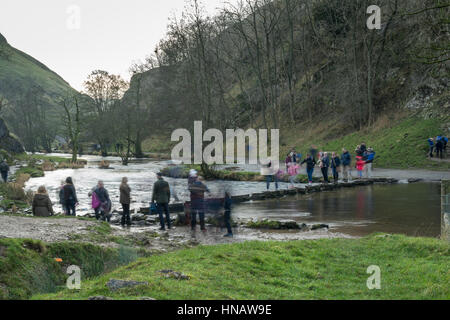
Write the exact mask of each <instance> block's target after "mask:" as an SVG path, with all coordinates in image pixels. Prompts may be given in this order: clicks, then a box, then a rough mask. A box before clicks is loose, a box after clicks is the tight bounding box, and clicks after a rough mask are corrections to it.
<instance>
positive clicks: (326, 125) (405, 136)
mask: <svg viewBox="0 0 450 320" xmlns="http://www.w3.org/2000/svg"><path fill="white" fill-rule="evenodd" d="M446 121H448V120H439V119H426V120H425V119H423V118H419V117H414V116H412V117H407V118H402V119H398V120H390V121H388V122H387V123H383V124H382V125H380V124H377V125H375V126H374V128H373V129H371V130H367V129H366V130H362V131H356V132H353V133H350V134H347V135H343V136H342V135H341V134H340V132H341V131H342V128H335V127H333V123H332V122H319V123H318V124H317V127H316V128H314V129H311V128H306V129H305V127H302V126H299V127H292V128H289V129H284V130H282V131H281V143H282V146H281V150H280V157H281V160H282V161H284V158H285V154H287V152H288V151H289V150H290V148H291V147H292V146H296V148H297V150H298V151H299V152H302V154H303V155H306V153H307V152H308V150H309V149H310V146H311V145H312V144H315V145H316V146H317V147H318V148H319V149H320V150H325V151H330V152H332V151H337V152H338V153H339V154H341V150H342V148H343V147H346V148H347V149H348V150H349V151H350V152H351V153H352V154H353V150H355V148H356V146H357V145H358V144H361V142H366V144H367V145H368V146H372V147H373V148H375V150H376V152H377V158H376V160H375V166H377V167H384V168H399V169H407V168H425V169H436V170H447V169H450V163H448V162H442V163H439V162H434V161H430V160H429V159H428V158H427V152H428V143H427V139H428V138H430V137H436V136H437V135H439V134H442V133H443V132H442V129H441V128H442V126H443V124H444V123H446ZM336 137H339V138H336ZM167 139H169V138H163V137H156V138H152V139H149V140H146V141H145V143H144V147H145V149H144V150H145V151H153V152H167V153H170V152H171V149H170V146H171V144H169V143H166V144H165V143H164V141H169V140H167Z"/></svg>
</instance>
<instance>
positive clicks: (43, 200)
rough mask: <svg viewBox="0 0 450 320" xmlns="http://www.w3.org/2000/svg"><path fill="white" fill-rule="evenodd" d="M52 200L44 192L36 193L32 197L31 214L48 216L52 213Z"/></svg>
mask: <svg viewBox="0 0 450 320" xmlns="http://www.w3.org/2000/svg"><path fill="white" fill-rule="evenodd" d="M53 214H54V212H53V206H52V201H51V200H50V198H49V196H48V195H46V194H40V193H38V194H36V195H35V196H34V198H33V215H34V216H36V217H50V216H51V215H53Z"/></svg>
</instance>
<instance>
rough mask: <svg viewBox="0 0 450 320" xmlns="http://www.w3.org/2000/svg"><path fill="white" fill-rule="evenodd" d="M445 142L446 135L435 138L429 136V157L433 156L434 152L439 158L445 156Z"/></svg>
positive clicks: (446, 142) (446, 139)
mask: <svg viewBox="0 0 450 320" xmlns="http://www.w3.org/2000/svg"><path fill="white" fill-rule="evenodd" d="M447 144H448V137H446V136H444V135H440V136H437V137H436V138H429V139H428V145H429V147H430V153H429V156H430V158H433V156H434V153H436V157H437V158H439V159H443V158H445V157H446V156H447Z"/></svg>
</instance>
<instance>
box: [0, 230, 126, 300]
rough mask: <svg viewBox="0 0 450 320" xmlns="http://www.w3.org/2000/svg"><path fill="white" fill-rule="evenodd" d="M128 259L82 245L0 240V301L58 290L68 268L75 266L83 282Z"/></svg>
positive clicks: (122, 254) (122, 253)
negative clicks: (60, 260)
mask: <svg viewBox="0 0 450 320" xmlns="http://www.w3.org/2000/svg"><path fill="white" fill-rule="evenodd" d="M132 257H134V253H133V252H129V251H127V250H117V249H107V248H102V247H99V246H95V245H92V244H86V243H75V242H60V243H52V244H46V243H44V242H41V241H37V240H27V239H0V300H1V299H28V298H30V297H31V295H32V294H36V293H48V292H55V291H58V290H61V289H62V288H63V286H64V285H65V281H66V279H67V276H68V275H67V274H66V269H67V267H68V266H70V265H77V266H79V267H80V268H81V272H82V274H81V277H82V279H85V280H86V279H88V278H90V277H94V276H98V275H100V274H102V273H103V272H107V271H111V270H113V269H114V268H116V267H118V266H120V265H124V264H127V263H130V262H131V261H132V260H133V258H132ZM55 258H59V259H62V262H57V261H56V260H55Z"/></svg>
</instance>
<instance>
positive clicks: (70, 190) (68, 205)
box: [32, 170, 233, 237]
mask: <svg viewBox="0 0 450 320" xmlns="http://www.w3.org/2000/svg"><path fill="white" fill-rule="evenodd" d="M171 190H172V188H171V187H170V185H169V183H168V182H167V181H165V180H164V178H163V174H162V173H157V181H156V182H155V183H154V185H153V191H152V196H151V208H150V211H154V213H156V214H158V215H159V220H160V230H162V231H165V230H166V226H167V229H169V230H170V229H172V223H171V218H170V212H169V203H170V201H171V198H172V197H173V193H172V192H171ZM188 190H189V193H190V203H189V210H188V211H189V214H188V223H189V224H190V226H191V230H192V231H193V232H195V231H196V228H197V222H198V221H199V223H200V229H201V230H202V231H203V232H206V224H205V211H206V206H207V203H206V201H205V193H210V191H209V189H208V187H207V186H206V184H205V183H204V179H203V178H202V177H201V176H199V175H198V173H197V171H195V170H191V172H190V174H189V178H188ZM119 191H120V204H121V206H122V219H121V225H122V227H130V226H131V216H130V204H131V188H130V186H129V185H128V178H126V177H124V178H123V179H122V183H121V184H120V187H119ZM88 195H89V197H90V198H91V207H92V209H93V210H94V212H95V217H96V219H97V220H101V221H107V222H110V221H111V217H112V214H111V211H112V202H111V199H110V197H109V193H108V190H106V189H105V186H104V182H103V181H101V180H100V181H98V183H97V185H96V186H95V187H93V188H92V190H91V191H90V192H89V194H88ZM58 196H59V203H60V205H61V207H62V209H63V211H64V214H65V215H66V216H76V207H77V206H78V205H79V203H78V198H77V193H76V188H75V185H74V183H73V180H72V178H71V177H68V178H67V179H66V180H65V181H62V182H61V186H60V189H59V193H58ZM231 199H232V198H231V194H230V192H228V191H225V197H224V199H223V200H221V205H222V211H223V214H224V224H225V227H226V228H227V234H226V235H225V237H233V230H232V227H231V205H232V200H231ZM32 212H33V215H34V216H38V217H50V216H53V215H54V214H55V213H54V210H53V204H52V201H51V200H50V197H49V195H48V192H47V189H46V188H45V186H40V187H39V188H38V190H37V193H36V194H35V195H34V198H33V202H32Z"/></svg>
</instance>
